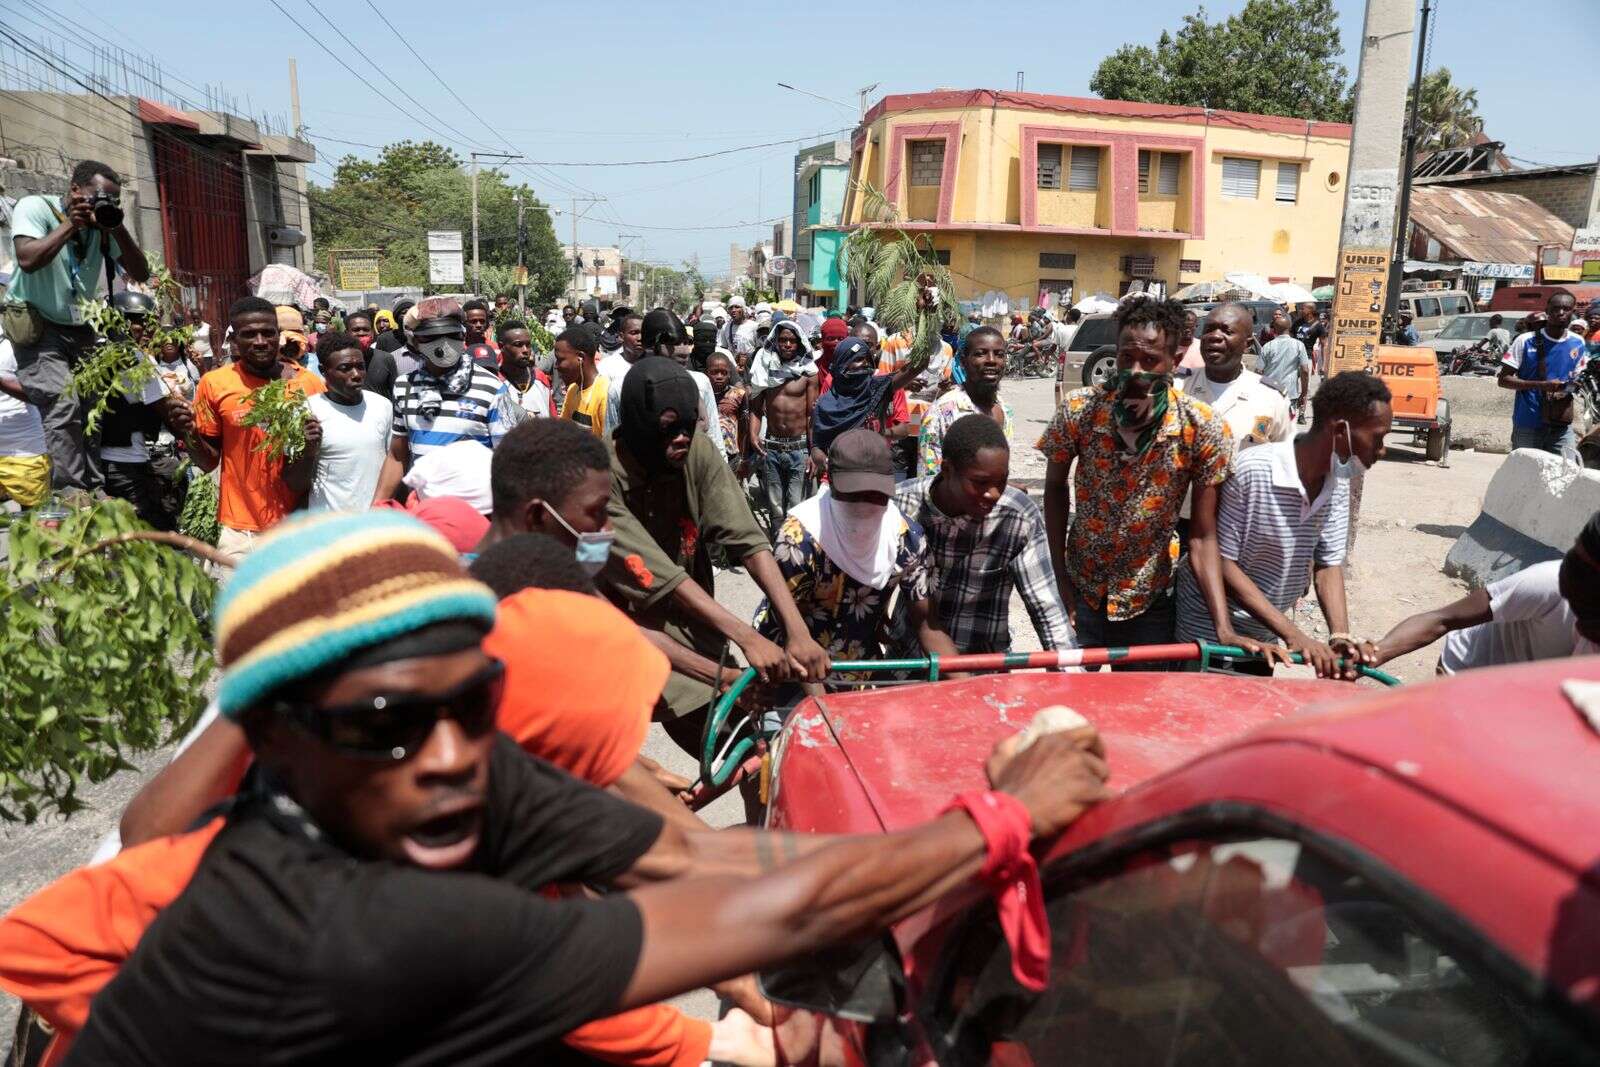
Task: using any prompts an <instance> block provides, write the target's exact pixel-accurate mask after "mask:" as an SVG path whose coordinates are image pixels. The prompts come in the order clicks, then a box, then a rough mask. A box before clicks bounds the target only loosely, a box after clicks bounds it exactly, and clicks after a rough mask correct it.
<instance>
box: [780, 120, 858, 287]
mask: <svg viewBox="0 0 1600 1067" xmlns="http://www.w3.org/2000/svg"><path fill="white" fill-rule="evenodd" d="M849 181H850V142H848V141H844V140H837V141H824V142H822V143H821V144H815V145H812V146H810V147H809V148H802V149H801V150H800V151H798V152H796V153H795V157H794V219H793V223H792V232H793V233H794V235H795V237H794V252H793V253H792V254H793V256H794V259H795V290H796V293H797V295H798V296H799V297H800V299H801V302H802V303H805V304H825V305H827V306H828V307H836V308H839V309H840V310H843V308H844V301H843V300H842V296H843V294H842V293H841V292H840V285H839V245H840V243H841V242H842V241H843V240H844V231H842V230H840V229H839V228H838V227H839V219H840V215H841V213H842V212H843V210H844V191H845V187H846V186H847V185H848V184H849Z"/></svg>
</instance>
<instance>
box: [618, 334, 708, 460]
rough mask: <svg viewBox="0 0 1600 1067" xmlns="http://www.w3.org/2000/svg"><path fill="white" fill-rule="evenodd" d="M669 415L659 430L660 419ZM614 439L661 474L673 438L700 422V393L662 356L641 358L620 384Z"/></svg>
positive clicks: (691, 431) (691, 379)
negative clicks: (619, 399)
mask: <svg viewBox="0 0 1600 1067" xmlns="http://www.w3.org/2000/svg"><path fill="white" fill-rule="evenodd" d="M669 412H670V413H671V414H672V416H673V417H674V418H675V420H676V421H673V420H671V419H669V420H668V421H667V423H666V425H665V427H663V425H662V417H663V416H665V415H667V414H668V413H669ZM619 415H620V424H619V425H618V427H617V437H618V438H619V439H620V440H621V441H622V443H623V444H625V445H626V446H627V447H628V451H629V452H631V453H632V454H633V457H634V458H635V459H637V460H638V461H639V462H640V463H642V464H643V465H644V466H645V468H646V469H648V470H652V471H658V470H665V469H666V468H667V467H669V466H671V464H670V463H669V462H668V460H667V445H668V444H669V443H670V442H671V440H672V439H673V437H675V436H677V435H678V434H679V433H682V432H683V431H684V430H688V432H690V433H691V434H692V433H693V432H694V429H695V426H696V424H697V423H698V422H699V421H700V391H699V390H698V389H697V388H695V384H694V379H693V378H691V377H689V372H688V371H686V370H684V369H683V368H682V367H680V366H678V364H677V363H675V362H674V361H672V360H670V359H667V358H665V357H663V356H645V357H644V358H643V359H641V360H639V361H638V362H637V363H635V364H634V365H633V366H632V367H630V368H629V369H628V376H627V377H626V378H624V379H623V380H622V400H621V405H620V409H619Z"/></svg>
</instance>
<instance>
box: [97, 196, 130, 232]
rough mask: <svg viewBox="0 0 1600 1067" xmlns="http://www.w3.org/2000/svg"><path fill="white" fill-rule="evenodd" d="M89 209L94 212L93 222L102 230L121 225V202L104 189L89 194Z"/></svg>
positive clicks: (112, 228)
mask: <svg viewBox="0 0 1600 1067" xmlns="http://www.w3.org/2000/svg"><path fill="white" fill-rule="evenodd" d="M89 210H90V211H92V212H94V224H95V225H96V226H98V227H100V228H101V229H102V230H114V229H116V228H117V227H118V226H121V225H122V219H123V214H122V204H121V203H119V202H118V200H117V198H116V197H114V196H112V195H111V194H110V193H108V192H106V191H105V190H104V189H96V190H95V191H94V192H92V193H90V194H89Z"/></svg>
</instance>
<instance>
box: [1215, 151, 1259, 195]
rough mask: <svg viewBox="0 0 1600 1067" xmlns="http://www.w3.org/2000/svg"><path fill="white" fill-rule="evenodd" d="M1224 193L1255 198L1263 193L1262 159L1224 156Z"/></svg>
mask: <svg viewBox="0 0 1600 1067" xmlns="http://www.w3.org/2000/svg"><path fill="white" fill-rule="evenodd" d="M1222 195H1223V196H1227V197H1236V198H1239V199H1243V200H1254V199H1255V198H1256V197H1258V196H1260V195H1261V160H1259V159H1239V158H1237V157H1234V156H1223V157H1222Z"/></svg>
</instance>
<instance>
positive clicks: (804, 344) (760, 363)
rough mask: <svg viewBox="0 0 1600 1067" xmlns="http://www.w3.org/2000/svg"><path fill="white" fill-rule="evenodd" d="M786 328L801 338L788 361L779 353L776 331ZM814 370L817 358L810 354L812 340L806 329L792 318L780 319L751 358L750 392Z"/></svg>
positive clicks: (779, 385)
mask: <svg viewBox="0 0 1600 1067" xmlns="http://www.w3.org/2000/svg"><path fill="white" fill-rule="evenodd" d="M779 330H788V331H789V332H790V333H792V334H794V336H795V337H796V338H798V339H799V341H800V349H799V352H798V353H797V354H796V356H795V358H794V359H792V360H790V361H789V362H788V363H785V362H784V361H783V357H782V356H780V355H778V347H777V341H778V331H779ZM815 373H817V361H816V360H815V359H814V358H812V355H811V342H810V341H809V340H807V339H806V335H805V332H804V331H803V330H801V329H800V327H799V326H797V325H795V324H794V323H792V322H780V323H778V324H777V325H775V326H773V327H772V332H771V333H770V334H768V335H767V343H766V344H764V345H762V346H761V350H760V351H759V352H757V353H756V354H755V355H754V356H752V357H751V359H750V395H751V396H759V395H760V394H761V393H764V392H766V391H767V390H768V389H772V388H781V387H783V386H784V385H787V384H788V383H789V382H792V381H794V380H795V379H796V378H803V377H805V376H806V375H808V374H815Z"/></svg>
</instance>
